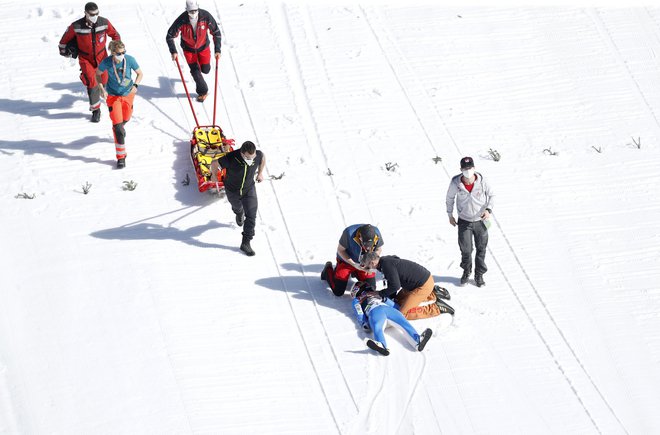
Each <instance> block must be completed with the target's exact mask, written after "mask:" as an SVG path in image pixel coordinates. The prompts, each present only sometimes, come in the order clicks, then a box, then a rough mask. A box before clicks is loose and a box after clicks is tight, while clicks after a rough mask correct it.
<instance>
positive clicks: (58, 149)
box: [0, 136, 115, 165]
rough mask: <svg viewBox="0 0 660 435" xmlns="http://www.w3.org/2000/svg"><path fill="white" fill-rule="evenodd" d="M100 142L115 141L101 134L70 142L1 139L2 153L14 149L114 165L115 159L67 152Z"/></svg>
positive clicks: (10, 151) (0, 151) (32, 153)
mask: <svg viewBox="0 0 660 435" xmlns="http://www.w3.org/2000/svg"><path fill="white" fill-rule="evenodd" d="M99 142H108V143H113V142H112V141H111V140H110V139H108V138H102V137H99V136H85V137H83V138H80V139H76V140H74V141H72V142H69V143H62V142H50V141H43V140H32V139H25V140H15V141H8V140H0V153H3V154H9V155H11V154H12V151H22V152H24V153H25V154H26V155H36V154H43V155H47V156H51V157H55V158H58V159H67V160H72V161H80V162H84V163H102V164H108V165H114V164H115V161H114V160H100V159H96V158H93V157H88V156H76V155H71V154H68V153H67V152H65V150H77V151H80V150H83V149H85V148H86V147H88V146H90V145H96V144H98V143H99Z"/></svg>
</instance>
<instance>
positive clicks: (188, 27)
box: [165, 0, 221, 102]
mask: <svg viewBox="0 0 660 435" xmlns="http://www.w3.org/2000/svg"><path fill="white" fill-rule="evenodd" d="M209 32H210V33H211V35H213V48H214V49H215V58H216V59H220V40H221V35H220V28H219V27H218V23H217V22H216V21H215V19H214V18H213V17H212V16H211V14H210V13H209V12H208V11H205V10H204V9H200V8H199V6H198V5H197V1H196V0H186V12H184V13H182V14H181V15H179V17H178V18H177V19H176V21H174V23H173V24H172V26H171V27H170V28H169V29H168V31H167V37H166V38H165V39H166V40H167V46H168V47H169V49H170V53H171V54H172V60H177V59H178V57H179V56H178V54H177V52H176V46H175V45H174V39H175V38H176V37H177V36H179V33H180V34H181V48H182V49H183V55H184V56H185V57H186V62H187V63H188V67H190V74H191V75H192V76H193V79H194V80H195V85H196V86H195V91H196V92H197V101H200V102H201V101H204V100H205V99H206V96H207V95H208V93H209V87H208V85H207V84H206V81H204V77H202V73H204V74H208V73H209V71H211V49H210V44H211V42H210V41H209V38H208V33H209Z"/></svg>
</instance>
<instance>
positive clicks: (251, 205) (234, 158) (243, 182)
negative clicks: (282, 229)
mask: <svg viewBox="0 0 660 435" xmlns="http://www.w3.org/2000/svg"><path fill="white" fill-rule="evenodd" d="M256 154H257V155H256V157H255V158H254V162H253V163H252V165H248V164H247V163H245V160H243V157H241V150H240V149H238V150H234V151H232V152H230V153H227V154H225V155H224V156H222V157H220V159H218V163H219V164H220V166H221V167H222V168H225V169H226V170H227V172H226V173H225V193H226V194H227V201H229V203H230V204H231V209H232V211H233V212H234V213H235V214H237V215H240V214H241V213H245V224H244V226H243V236H244V237H247V238H248V240H252V238H253V237H254V228H255V227H256V225H257V208H258V206H259V201H258V199H257V188H256V185H255V181H254V177H255V175H256V173H257V170H258V169H259V166H260V165H261V162H262V160H263V158H264V154H263V152H261V151H260V150H257V153H256Z"/></svg>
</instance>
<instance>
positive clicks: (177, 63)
mask: <svg viewBox="0 0 660 435" xmlns="http://www.w3.org/2000/svg"><path fill="white" fill-rule="evenodd" d="M176 67H177V68H178V69H179V76H181V83H183V89H185V90H186V97H188V103H189V104H190V110H192V113H193V118H195V125H196V126H197V127H199V121H198V120H197V114H196V113H195V108H194V107H193V103H192V100H191V99H190V93H189V92H188V86H186V80H185V79H184V78H183V71H181V65H180V64H179V57H178V56H177V58H176ZM216 71H217V70H216ZM216 77H217V76H216ZM214 117H215V115H214Z"/></svg>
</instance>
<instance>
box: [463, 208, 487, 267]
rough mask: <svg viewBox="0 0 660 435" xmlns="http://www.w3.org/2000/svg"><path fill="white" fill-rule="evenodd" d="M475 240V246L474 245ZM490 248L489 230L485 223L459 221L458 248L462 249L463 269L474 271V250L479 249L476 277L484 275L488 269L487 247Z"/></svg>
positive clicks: (476, 261) (476, 259) (476, 257)
mask: <svg viewBox="0 0 660 435" xmlns="http://www.w3.org/2000/svg"><path fill="white" fill-rule="evenodd" d="M472 239H474V245H473V244H472ZM487 246H488V229H487V228H486V224H484V222H483V221H477V222H468V221H464V220H463V219H459V220H458V247H459V248H460V249H461V268H463V270H468V271H470V272H471V271H472V250H473V249H474V247H476V248H477V253H476V255H475V257H474V263H475V270H474V273H475V275H483V274H484V273H486V271H488V268H487V267H486V247H487Z"/></svg>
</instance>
